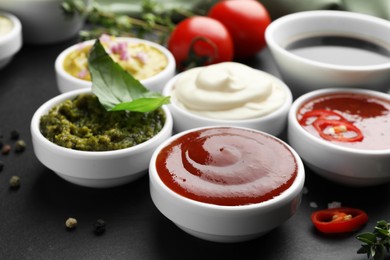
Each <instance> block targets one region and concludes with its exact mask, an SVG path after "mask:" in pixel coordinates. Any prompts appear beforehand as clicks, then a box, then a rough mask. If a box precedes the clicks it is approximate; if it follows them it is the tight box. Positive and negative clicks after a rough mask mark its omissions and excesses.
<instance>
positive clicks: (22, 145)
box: [15, 139, 26, 153]
mask: <svg viewBox="0 0 390 260" xmlns="http://www.w3.org/2000/svg"><path fill="white" fill-rule="evenodd" d="M24 150H26V142H25V141H23V140H21V139H20V140H18V141H16V144H15V152H17V153H21V152H23V151H24Z"/></svg>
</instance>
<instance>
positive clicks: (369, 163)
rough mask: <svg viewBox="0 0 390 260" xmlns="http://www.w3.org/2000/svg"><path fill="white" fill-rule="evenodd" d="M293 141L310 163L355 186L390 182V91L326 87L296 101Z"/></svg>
mask: <svg viewBox="0 0 390 260" xmlns="http://www.w3.org/2000/svg"><path fill="white" fill-rule="evenodd" d="M288 142H289V144H290V145H291V146H292V147H293V148H294V150H296V151H297V153H298V154H299V155H300V156H301V158H302V160H303V161H304V163H305V165H306V166H308V167H309V168H311V169H312V170H313V171H314V172H315V173H317V174H319V175H321V176H322V177H325V178H327V179H329V180H331V181H334V182H337V183H340V184H345V185H350V186H372V185H378V184H383V183H387V182H390V95H388V94H386V93H382V92H379V91H374V90H368V89H331V88H330V89H323V90H316V91H312V92H309V93H307V94H305V95H302V96H301V97H299V98H298V99H297V100H295V101H294V103H293V105H292V107H291V110H290V112H289V117H288Z"/></svg>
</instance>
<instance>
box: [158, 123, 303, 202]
mask: <svg viewBox="0 0 390 260" xmlns="http://www.w3.org/2000/svg"><path fill="white" fill-rule="evenodd" d="M156 168H157V169H158V175H159V176H160V178H161V180H162V181H163V182H164V183H165V185H167V186H168V187H169V188H170V189H171V190H173V191H175V192H176V193H178V194H180V195H182V196H184V197H187V198H189V199H193V200H196V201H200V202H205V203H210V204H216V205H225V206H236V205H247V204H253V203H259V202H263V201H266V200H269V199H272V198H273V197H275V196H277V195H279V194H281V193H282V192H283V191H285V190H286V189H288V188H289V187H290V186H291V185H292V183H293V182H294V179H295V178H296V175H297V171H298V166H297V162H296V160H295V157H294V155H293V154H292V152H291V150H290V149H289V148H288V147H287V146H286V145H285V144H284V143H283V142H281V141H279V140H278V139H276V138H275V137H272V136H270V135H266V134H263V133H260V132H256V131H252V130H249V129H242V128H230V127H214V128H207V129H201V130H196V131H193V132H188V133H186V134H184V135H183V136H180V137H179V138H177V139H176V140H174V141H173V142H171V143H170V144H168V145H167V146H166V147H164V148H163V149H162V150H161V152H160V153H159V154H158V156H157V160H156Z"/></svg>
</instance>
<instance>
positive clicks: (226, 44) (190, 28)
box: [168, 16, 233, 70]
mask: <svg viewBox="0 0 390 260" xmlns="http://www.w3.org/2000/svg"><path fill="white" fill-rule="evenodd" d="M168 49H169V50H170V51H171V52H172V54H173V56H174V57H175V60H176V64H177V66H178V68H179V69H181V70H182V69H186V68H191V67H196V66H202V65H209V64H214V63H219V62H225V61H231V60H232V59H233V41H232V38H231V36H230V34H229V32H228V30H227V29H226V28H225V26H224V25H223V24H222V23H221V22H219V21H217V20H215V19H213V18H210V17H205V16H193V17H190V18H186V19H184V20H183V21H181V22H180V23H179V24H178V25H177V26H176V27H175V29H174V30H173V32H172V33H171V35H170V38H169V39H168Z"/></svg>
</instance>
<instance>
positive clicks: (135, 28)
mask: <svg viewBox="0 0 390 260" xmlns="http://www.w3.org/2000/svg"><path fill="white" fill-rule="evenodd" d="M140 2H141V3H140V7H141V10H140V12H139V14H126V13H117V12H113V11H111V10H109V8H107V7H104V6H103V5H101V4H99V3H97V2H96V1H92V5H91V6H87V5H86V4H85V3H84V2H83V1H82V0H64V1H63V2H62V4H61V9H62V10H63V12H64V14H65V15H66V16H69V17H72V16H75V15H81V16H85V17H86V19H87V22H88V27H87V28H85V29H84V30H82V31H80V33H79V35H80V36H81V40H90V39H96V38H98V37H99V36H100V35H102V34H104V33H105V34H110V35H113V36H132V37H137V38H146V35H153V36H154V38H156V41H157V42H159V43H161V44H163V43H165V42H166V40H167V38H168V36H169V35H170V33H171V32H172V30H173V29H174V27H175V23H176V21H178V20H181V19H183V18H185V17H189V16H192V15H194V12H192V11H191V10H189V9H187V8H179V7H177V8H169V9H168V8H164V6H163V5H160V4H158V3H156V2H155V1H153V0H142V1H140Z"/></svg>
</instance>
